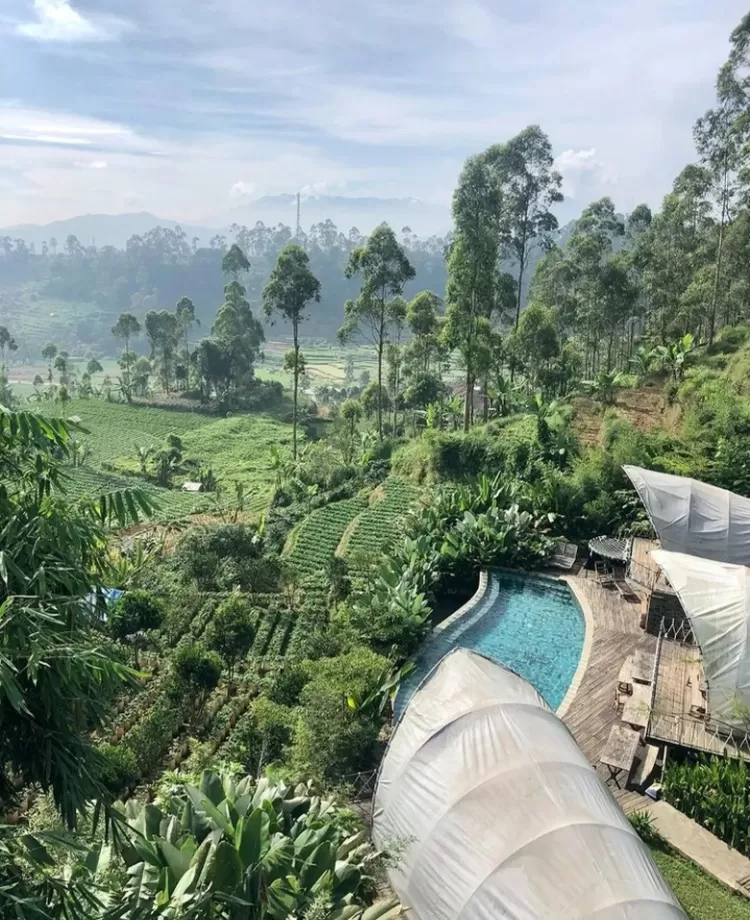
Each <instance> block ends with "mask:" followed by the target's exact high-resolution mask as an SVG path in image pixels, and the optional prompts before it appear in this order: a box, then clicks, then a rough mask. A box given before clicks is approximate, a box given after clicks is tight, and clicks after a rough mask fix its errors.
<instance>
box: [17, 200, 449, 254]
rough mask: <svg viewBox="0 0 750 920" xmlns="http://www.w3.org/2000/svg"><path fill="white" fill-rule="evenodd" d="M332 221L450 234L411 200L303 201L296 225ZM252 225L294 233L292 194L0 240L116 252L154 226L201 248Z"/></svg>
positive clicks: (84, 220) (39, 228)
mask: <svg viewBox="0 0 750 920" xmlns="http://www.w3.org/2000/svg"><path fill="white" fill-rule="evenodd" d="M328 219H330V220H332V221H333V222H334V223H335V224H336V226H337V227H338V228H339V230H341V231H342V232H343V233H347V232H348V231H349V230H350V228H351V227H357V229H358V230H359V231H360V232H361V233H369V232H370V231H371V230H372V229H373V228H374V227H376V226H377V225H378V224H379V223H382V222H383V221H387V222H388V223H389V224H391V226H392V227H393V228H394V230H396V231H397V232H398V233H400V231H401V230H402V228H404V227H409V228H410V229H411V230H412V231H413V232H414V233H416V234H417V235H418V236H429V235H431V234H433V233H437V234H440V235H442V234H444V233H446V232H447V231H448V230H449V229H450V212H449V210H448V208H447V207H446V208H442V207H440V206H437V205H430V204H425V203H424V202H422V201H418V200H417V199H415V198H347V197H344V196H341V195H316V196H303V197H302V199H301V223H302V227H303V228H304V229H305V230H309V229H310V227H311V226H312V225H313V224H317V223H320V222H321V221H325V220H328ZM257 221H262V222H263V223H264V224H267V225H271V226H275V225H276V224H278V223H283V224H286V225H287V226H289V227H292V228H294V226H295V225H296V221H297V196H296V195H269V196H265V197H263V198H259V199H257V200H255V201H250V202H248V203H247V204H244V205H242V206H240V207H237V208H234V209H232V210H231V211H228V212H226V213H224V214H221V215H219V216H217V217H213V218H208V219H206V220H202V221H199V222H197V223H190V224H186V223H182V222H180V221H175V220H169V219H168V218H163V217H157V216H156V215H155V214H151V213H149V212H148V211H140V212H138V213H128V214H84V215H81V216H79V217H71V218H68V219H67V220H57V221H54V222H52V223H50V224H18V225H16V226H14V227H7V228H5V229H0V236H10V237H13V238H14V239H18V238H20V239H23V240H25V241H26V242H27V243H34V244H35V245H36V247H37V248H39V247H40V246H41V245H42V243H43V242H44V241H47V242H49V240H50V239H52V238H54V239H56V240H57V244H58V248H59V249H62V248H63V247H64V245H65V239H66V237H68V236H69V235H70V234H73V235H74V236H76V237H77V238H78V240H79V241H80V242H81V243H83V244H84V245H87V246H88V245H92V244H94V243H95V244H96V245H97V246H99V247H101V246H117V247H120V248H122V247H123V246H124V245H125V243H126V242H127V241H128V239H130V237H131V236H133V235H136V234H137V235H140V234H143V233H146V232H148V231H149V230H151V229H153V228H154V227H170V228H174V227H176V226H178V225H179V226H181V227H182V229H183V230H184V231H185V233H187V235H188V238H189V239H192V238H193V237H198V239H199V241H200V244H201V245H206V244H207V243H208V241H209V239H210V238H211V237H212V236H213V235H214V234H215V233H218V232H223V233H227V234H228V233H229V227H230V226H231V225H232V224H235V223H236V224H240V225H242V224H244V225H246V226H253V225H254V224H255V223H256V222H257Z"/></svg>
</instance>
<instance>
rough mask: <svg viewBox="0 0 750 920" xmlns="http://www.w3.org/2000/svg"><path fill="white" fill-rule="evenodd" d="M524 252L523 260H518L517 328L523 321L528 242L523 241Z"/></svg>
mask: <svg viewBox="0 0 750 920" xmlns="http://www.w3.org/2000/svg"><path fill="white" fill-rule="evenodd" d="M523 249H524V252H523V254H522V255H521V258H520V259H519V260H518V290H517V291H516V322H515V324H514V325H515V326H517V325H518V321H519V320H520V319H521V284H522V282H523V276H524V272H525V271H526V254H525V250H526V240H525V239H524V241H523Z"/></svg>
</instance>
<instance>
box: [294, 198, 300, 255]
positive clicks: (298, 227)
mask: <svg viewBox="0 0 750 920" xmlns="http://www.w3.org/2000/svg"><path fill="white" fill-rule="evenodd" d="M301 229H302V228H301V227H300V193H299V192H297V230H296V232H295V234H294V238H295V240H296V241H297V243H299V240H300V231H301Z"/></svg>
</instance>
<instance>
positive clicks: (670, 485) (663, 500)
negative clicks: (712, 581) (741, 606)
mask: <svg viewBox="0 0 750 920" xmlns="http://www.w3.org/2000/svg"><path fill="white" fill-rule="evenodd" d="M623 470H624V471H625V473H626V474H627V476H628V477H629V479H630V481H631V482H632V483H633V485H634V486H635V488H636V491H637V492H638V495H639V496H640V499H641V501H642V502H643V504H644V505H645V508H646V512H647V514H648V516H649V518H650V520H651V523H652V524H653V527H654V530H655V531H656V534H657V536H658V537H659V542H660V543H661V548H662V549H665V550H668V551H669V552H676V553H688V554H689V555H692V556H701V557H703V558H704V559H715V560H716V561H717V562H731V563H733V564H735V565H750V498H744V497H743V496H742V495H735V493H734V492H728V491H727V490H726V489H720V488H718V487H717V486H710V485H708V484H707V483H705V482H700V481H699V480H697V479H688V478H687V477H685V476H673V475H671V474H670V473H657V472H654V471H653V470H644V469H641V468H640V467H638V466H624V467H623Z"/></svg>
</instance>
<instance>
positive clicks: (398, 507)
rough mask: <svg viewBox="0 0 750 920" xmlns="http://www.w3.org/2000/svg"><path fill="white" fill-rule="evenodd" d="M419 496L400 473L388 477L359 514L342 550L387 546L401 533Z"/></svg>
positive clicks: (351, 551) (369, 550) (371, 550)
mask: <svg viewBox="0 0 750 920" xmlns="http://www.w3.org/2000/svg"><path fill="white" fill-rule="evenodd" d="M418 496H419V490H418V489H416V488H415V487H414V486H413V485H411V484H410V483H408V482H406V480H404V479H400V478H398V477H396V476H393V477H391V478H389V479H386V481H385V482H384V483H383V485H382V486H381V487H380V489H378V490H376V492H375V493H374V494H373V496H372V497H371V498H372V499H373V500H371V502H370V504H368V506H367V507H366V508H365V509H364V510H363V511H362V512H361V513H360V514H359V515H358V517H357V519H356V521H355V523H354V526H353V528H352V530H351V532H350V534H349V535H348V539H347V541H346V545H345V546H343V547H340V548H339V552H340V553H341V554H342V555H345V556H349V555H352V554H355V553H362V552H367V553H375V552H382V551H383V550H385V549H387V548H388V547H389V546H390V545H391V544H392V543H393V542H394V541H395V540H397V539H398V537H399V535H400V534H401V529H402V527H403V523H404V520H405V518H406V515H407V514H408V512H409V509H410V508H411V506H412V505H413V504H414V502H415V501H416V499H417V497H418Z"/></svg>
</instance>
